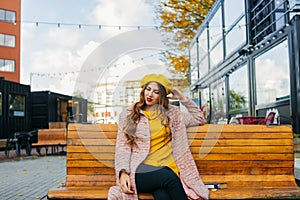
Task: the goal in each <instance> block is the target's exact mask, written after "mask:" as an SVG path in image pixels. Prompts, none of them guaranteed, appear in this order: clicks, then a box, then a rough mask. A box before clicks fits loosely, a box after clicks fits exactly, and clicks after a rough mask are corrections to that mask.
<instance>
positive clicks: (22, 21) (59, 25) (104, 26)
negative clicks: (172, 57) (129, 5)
mask: <svg viewBox="0 0 300 200" xmlns="http://www.w3.org/2000/svg"><path fill="white" fill-rule="evenodd" d="M16 22H19V23H21V24H35V26H36V27H38V26H40V25H55V26H57V27H58V28H60V27H62V26H69V27H72V26H73V27H78V28H79V29H81V28H82V27H95V28H98V29H99V30H101V29H102V28H117V29H119V30H122V28H131V29H137V30H140V29H142V28H144V29H146V28H153V29H156V30H159V26H152V25H149V26H148V25H137V26H135V25H132V26H129V25H109V24H108V25H104V24H83V23H80V24H76V23H61V22H45V21H44V22H41V21H27V20H21V21H16Z"/></svg>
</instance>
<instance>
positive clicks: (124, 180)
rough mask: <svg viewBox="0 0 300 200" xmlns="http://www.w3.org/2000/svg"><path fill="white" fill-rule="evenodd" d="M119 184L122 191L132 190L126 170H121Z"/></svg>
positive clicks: (130, 192)
mask: <svg viewBox="0 0 300 200" xmlns="http://www.w3.org/2000/svg"><path fill="white" fill-rule="evenodd" d="M120 185H121V189H122V191H123V192H124V193H127V194H132V193H133V190H132V189H131V184H130V178H129V175H128V174H127V173H126V172H122V173H121V176H120Z"/></svg>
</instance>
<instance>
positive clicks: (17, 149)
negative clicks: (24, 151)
mask: <svg viewBox="0 0 300 200" xmlns="http://www.w3.org/2000/svg"><path fill="white" fill-rule="evenodd" d="M16 153H17V156H20V155H21V144H19V142H16Z"/></svg>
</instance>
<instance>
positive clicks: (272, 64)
mask: <svg viewBox="0 0 300 200" xmlns="http://www.w3.org/2000/svg"><path fill="white" fill-rule="evenodd" d="M289 74H290V73H289V56H288V42H287V40H285V41H283V42H282V43H280V44H279V45H277V46H275V47H274V48H273V49H271V50H269V51H268V52H266V53H264V54H263V55H261V56H259V57H258V58H256V59H255V79H256V103H257V105H261V104H268V103H273V102H276V101H278V100H279V99H283V98H284V97H288V96H289V95H290V76H289Z"/></svg>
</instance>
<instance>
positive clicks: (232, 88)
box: [229, 65, 249, 111]
mask: <svg viewBox="0 0 300 200" xmlns="http://www.w3.org/2000/svg"><path fill="white" fill-rule="evenodd" d="M248 88H249V87H248V74H247V65H244V66H243V67H241V68H240V69H238V70H236V71H235V72H233V73H232V74H231V75H230V76H229V109H230V111H233V110H239V109H243V108H247V107H248V103H249V94H248Z"/></svg>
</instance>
